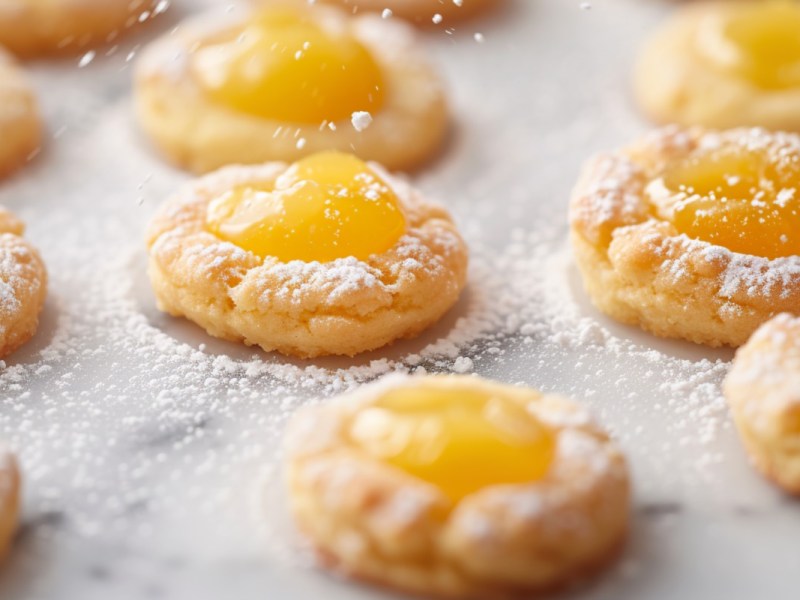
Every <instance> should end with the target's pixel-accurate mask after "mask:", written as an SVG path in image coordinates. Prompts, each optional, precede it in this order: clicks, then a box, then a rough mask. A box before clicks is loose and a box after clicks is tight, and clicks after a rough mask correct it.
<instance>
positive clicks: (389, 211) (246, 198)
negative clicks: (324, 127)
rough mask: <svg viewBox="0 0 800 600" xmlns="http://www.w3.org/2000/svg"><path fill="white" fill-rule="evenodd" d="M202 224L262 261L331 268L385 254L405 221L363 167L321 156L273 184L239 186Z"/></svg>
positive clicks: (347, 158) (341, 157) (337, 156)
mask: <svg viewBox="0 0 800 600" xmlns="http://www.w3.org/2000/svg"><path fill="white" fill-rule="evenodd" d="M206 225H207V227H208V229H209V231H211V233H213V234H214V235H216V236H217V237H219V238H221V239H223V240H226V241H229V242H231V243H233V244H236V245H237V246H239V247H240V248H243V249H245V250H248V251H250V252H252V253H254V254H256V255H258V256H260V257H262V258H265V257H267V256H274V257H276V258H278V259H279V260H281V261H284V262H288V261H291V260H302V261H305V262H312V261H319V262H329V261H332V260H336V259H337V258H345V257H348V256H354V257H356V258H358V259H361V260H365V259H367V258H369V257H370V256H371V255H373V254H378V253H381V252H385V251H386V250H388V249H390V248H391V247H392V246H394V244H395V243H396V242H397V241H398V240H399V239H400V237H401V236H402V235H403V232H404V231H405V228H406V220H405V216H404V215H403V212H402V210H401V209H400V205H399V201H398V198H397V196H396V195H395V193H394V192H393V191H392V190H391V188H389V186H387V185H386V183H385V182H383V181H382V180H381V179H380V177H378V175H376V174H375V172H373V170H372V169H370V167H369V166H368V165H367V164H366V163H364V162H362V161H361V160H359V159H358V158H356V157H354V156H352V155H349V154H341V153H338V152H323V153H320V154H314V155H312V156H309V157H308V158H305V159H303V160H301V161H298V162H296V163H294V164H293V165H292V166H291V167H289V169H288V170H287V171H286V172H285V173H284V174H283V175H281V176H280V177H279V178H278V179H277V180H276V182H275V184H274V186H265V185H247V186H241V187H238V188H235V189H233V190H232V191H230V192H228V193H227V194H225V195H223V196H221V197H220V198H218V199H216V200H214V201H213V202H211V204H210V205H209V207H208V212H207V215H206Z"/></svg>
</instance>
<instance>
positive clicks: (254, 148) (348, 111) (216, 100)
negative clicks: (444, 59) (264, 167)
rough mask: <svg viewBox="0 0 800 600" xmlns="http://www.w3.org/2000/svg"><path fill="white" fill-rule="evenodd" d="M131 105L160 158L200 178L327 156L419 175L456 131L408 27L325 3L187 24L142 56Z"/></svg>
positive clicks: (441, 92) (437, 82) (439, 87)
mask: <svg viewBox="0 0 800 600" xmlns="http://www.w3.org/2000/svg"><path fill="white" fill-rule="evenodd" d="M264 57H270V58H269V60H266V59H265V58H264ZM331 65H333V67H332V66H331ZM135 99H136V112H137V115H138V118H139V121H140V123H141V125H142V128H143V129H144V131H145V132H146V133H147V134H148V136H149V137H150V138H151V139H152V141H153V142H154V144H155V145H156V146H157V147H158V148H159V149H160V150H161V151H162V153H163V154H164V156H166V157H167V158H168V159H169V160H170V161H172V162H173V163H175V164H177V165H179V166H181V167H183V168H186V169H189V170H191V171H194V172H198V173H204V172H207V171H211V170H214V169H217V168H219V167H223V166H226V165H229V164H259V163H263V162H267V161H287V162H291V161H295V160H299V159H300V158H302V157H305V156H308V155H310V154H313V153H315V152H319V151H324V150H340V151H344V152H353V153H355V154H356V155H358V156H359V157H360V158H362V159H364V160H374V161H377V162H379V163H381V164H383V165H384V166H385V167H387V168H389V169H392V170H406V169H412V168H415V167H418V166H421V165H423V164H424V163H425V162H427V161H429V160H430V159H431V158H432V157H433V156H434V155H435V154H436V153H437V152H438V150H439V148H440V147H441V145H442V142H443V140H444V138H445V135H446V133H447V131H448V126H449V118H448V109H447V103H446V100H445V93H444V88H443V84H442V81H441V80H440V78H439V76H438V74H437V73H436V71H435V70H434V69H433V68H432V67H431V65H430V63H429V62H428V60H427V58H426V57H425V55H424V52H423V50H422V48H421V44H420V41H419V40H418V38H417V37H416V35H415V33H414V31H413V30H412V29H411V28H410V27H409V26H408V25H406V24H404V23H402V22H400V21H391V20H390V21H387V20H383V19H381V18H380V17H378V16H375V15H364V16H358V17H355V18H351V17H350V16H348V15H347V14H345V13H343V12H341V11H339V10H336V9H333V8H330V7H322V6H319V7H308V6H300V7H288V6H281V7H277V8H276V7H272V8H268V9H264V10H262V11H257V12H254V13H246V14H241V13H235V15H228V18H226V19H220V18H219V17H218V16H216V15H214V16H213V17H211V16H208V17H205V18H202V17H201V18H200V19H198V20H194V21H190V22H188V23H185V24H183V25H181V26H180V27H178V28H177V30H176V31H175V32H173V33H170V34H169V35H168V36H165V37H164V38H163V39H161V40H159V41H157V42H155V43H154V44H152V45H151V46H150V47H148V48H147V49H146V50H145V51H144V53H143V56H142V57H141V60H140V61H139V64H138V67H137V70H136V82H135Z"/></svg>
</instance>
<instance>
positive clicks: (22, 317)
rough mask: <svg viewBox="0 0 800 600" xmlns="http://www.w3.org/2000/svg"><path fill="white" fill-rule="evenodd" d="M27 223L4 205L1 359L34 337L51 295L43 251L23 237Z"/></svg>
mask: <svg viewBox="0 0 800 600" xmlns="http://www.w3.org/2000/svg"><path fill="white" fill-rule="evenodd" d="M24 230H25V226H24V225H23V223H22V221H20V220H19V219H17V218H16V217H15V216H14V215H13V214H11V213H10V212H8V211H7V210H6V209H4V208H2V207H0V358H5V357H6V356H8V355H9V354H11V353H12V352H13V351H14V350H16V349H17V348H19V347H20V346H22V345H23V344H24V343H25V342H27V341H28V340H29V339H31V338H32V337H33V335H34V334H35V333H36V329H37V328H38V326H39V314H40V313H41V312H42V308H43V307H44V301H45V296H46V295H47V272H46V270H45V267H44V263H43V262H42V259H41V257H40V256H39V253H38V252H37V251H36V249H35V248H34V247H33V246H31V245H30V244H29V243H28V242H27V241H25V240H24V239H22V234H23V232H24Z"/></svg>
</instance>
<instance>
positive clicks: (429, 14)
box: [323, 0, 500, 26]
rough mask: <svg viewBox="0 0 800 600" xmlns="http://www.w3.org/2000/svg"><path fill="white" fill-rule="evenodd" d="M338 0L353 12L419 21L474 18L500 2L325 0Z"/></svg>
mask: <svg viewBox="0 0 800 600" xmlns="http://www.w3.org/2000/svg"><path fill="white" fill-rule="evenodd" d="M323 2H325V3H327V4H338V5H339V6H342V7H344V8H346V9H350V10H351V11H352V12H353V13H354V14H359V13H362V12H378V13H382V14H386V15H387V16H388V15H389V13H391V15H392V16H396V17H400V18H402V19H406V20H408V21H412V22H414V23H417V24H419V25H429V24H433V25H438V24H440V23H441V24H442V25H445V26H446V25H448V24H450V23H454V22H456V21H461V20H463V19H468V18H471V17H473V16H475V15H477V14H478V13H480V12H481V11H483V10H487V9H489V8H491V7H492V6H494V5H495V4H499V3H500V0H323ZM387 11H388V12H387Z"/></svg>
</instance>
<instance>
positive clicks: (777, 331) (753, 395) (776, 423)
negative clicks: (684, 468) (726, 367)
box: [723, 313, 800, 494]
mask: <svg viewBox="0 0 800 600" xmlns="http://www.w3.org/2000/svg"><path fill="white" fill-rule="evenodd" d="M723 387H724V390H725V397H726V398H727V400H728V404H729V405H730V407H731V412H732V413H733V418H734V421H735V422H736V427H737V429H738V430H739V434H740V435H741V438H742V440H743V441H744V445H745V448H746V449H747V452H748V454H749V455H750V457H751V459H752V460H753V463H754V464H755V466H756V467H757V468H758V469H759V470H760V471H761V472H762V473H764V474H765V475H766V476H767V477H768V478H770V479H771V480H773V481H774V482H776V483H777V484H778V485H779V486H781V487H782V488H784V489H785V490H787V491H789V492H791V493H793V494H800V319H798V318H797V317H793V316H791V315H789V314H787V313H783V314H780V315H778V316H777V317H774V318H773V319H771V320H770V321H767V322H766V323H765V324H764V325H762V326H761V327H759V328H758V330H756V332H755V333H754V334H753V337H751V338H750V340H749V341H748V342H747V343H746V344H745V345H744V346H742V347H741V348H739V350H738V352H737V353H736V358H735V359H734V362H733V367H732V368H731V370H730V372H729V373H728V376H727V378H726V379H725V383H724V386H723Z"/></svg>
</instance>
